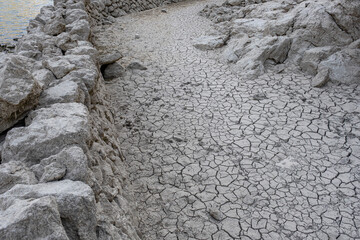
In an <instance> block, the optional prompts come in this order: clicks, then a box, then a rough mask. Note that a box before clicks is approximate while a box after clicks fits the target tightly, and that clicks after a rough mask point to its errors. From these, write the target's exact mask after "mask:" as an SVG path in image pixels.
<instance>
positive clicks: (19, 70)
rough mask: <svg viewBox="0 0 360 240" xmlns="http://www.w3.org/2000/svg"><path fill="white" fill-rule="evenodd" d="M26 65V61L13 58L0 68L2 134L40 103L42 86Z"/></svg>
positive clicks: (16, 57)
mask: <svg viewBox="0 0 360 240" xmlns="http://www.w3.org/2000/svg"><path fill="white" fill-rule="evenodd" d="M24 65H25V64H24V59H22V58H21V57H18V56H11V57H10V58H9V59H8V60H7V61H5V63H4V64H3V65H2V67H1V68H0V133H1V132H3V131H4V130H6V129H8V128H10V127H11V126H13V125H14V124H15V123H16V122H17V121H19V120H20V119H22V118H23V117H24V115H25V114H26V113H27V112H28V111H29V110H31V109H32V108H34V107H35V106H36V105H37V103H38V99H39V96H40V93H41V91H42V89H41V86H40V84H39V83H38V82H37V81H35V80H34V78H33V76H32V75H31V73H30V71H28V70H27V69H26V68H24ZM25 66H26V65H25Z"/></svg>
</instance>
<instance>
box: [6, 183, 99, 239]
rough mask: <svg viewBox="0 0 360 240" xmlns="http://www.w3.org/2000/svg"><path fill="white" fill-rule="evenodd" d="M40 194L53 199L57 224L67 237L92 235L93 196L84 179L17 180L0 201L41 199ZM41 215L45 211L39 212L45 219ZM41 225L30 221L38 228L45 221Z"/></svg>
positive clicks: (93, 229)
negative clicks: (81, 180)
mask: <svg viewBox="0 0 360 240" xmlns="http://www.w3.org/2000/svg"><path fill="white" fill-rule="evenodd" d="M43 197H48V198H49V197H52V199H54V201H53V202H56V204H57V206H58V208H57V209H58V212H59V215H60V219H61V224H62V225H63V227H64V229H65V232H66V235H67V237H68V238H69V239H81V240H92V239H94V240H95V239H96V231H95V230H96V229H95V228H96V207H95V198H94V193H93V191H92V190H91V188H90V187H89V186H88V185H86V184H85V183H82V182H78V181H77V182H74V181H71V180H63V181H56V182H49V183H40V184H36V185H22V184H18V185H16V186H15V187H13V188H12V189H10V190H9V191H7V192H6V193H4V194H2V195H1V196H0V205H2V206H7V205H10V204H9V203H11V202H15V201H17V199H20V200H29V201H31V200H34V199H39V201H40V202H41V199H42V198H43ZM53 206H54V204H53ZM54 208H55V207H54ZM20 209H21V208H20ZM18 211H19V209H18ZM14 212H16V209H14ZM59 215H58V216H59ZM44 216H47V215H42V218H41V219H44V221H46V219H47V218H44ZM43 225H44V226H41V225H40V224H39V222H34V226H38V228H39V229H41V228H42V227H47V224H43ZM54 234H56V233H54ZM15 239H16V238H15ZM55 239H56V238H55Z"/></svg>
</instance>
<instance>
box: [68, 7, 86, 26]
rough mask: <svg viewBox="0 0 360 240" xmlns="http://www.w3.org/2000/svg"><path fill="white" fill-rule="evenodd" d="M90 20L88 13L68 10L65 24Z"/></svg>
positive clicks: (79, 10) (80, 10)
mask: <svg viewBox="0 0 360 240" xmlns="http://www.w3.org/2000/svg"><path fill="white" fill-rule="evenodd" d="M88 18H89V17H88V14H87V12H86V11H84V10H82V9H68V10H66V16H65V23H66V24H71V23H73V22H75V21H77V20H80V19H84V20H86V21H88Z"/></svg>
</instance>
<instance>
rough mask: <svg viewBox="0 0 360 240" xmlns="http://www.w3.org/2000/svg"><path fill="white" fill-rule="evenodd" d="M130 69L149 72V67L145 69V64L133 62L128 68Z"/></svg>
mask: <svg viewBox="0 0 360 240" xmlns="http://www.w3.org/2000/svg"><path fill="white" fill-rule="evenodd" d="M127 68H128V69H133V70H134V69H138V70H147V67H145V66H144V65H143V64H141V63H139V62H132V63H130V64H129V65H128V66H127Z"/></svg>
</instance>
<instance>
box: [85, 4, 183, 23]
mask: <svg viewBox="0 0 360 240" xmlns="http://www.w3.org/2000/svg"><path fill="white" fill-rule="evenodd" d="M181 1H184V0H91V1H90V3H89V5H88V10H89V12H90V13H91V16H92V17H93V19H95V20H97V21H102V20H104V19H108V18H109V17H110V19H111V17H120V16H123V15H126V14H128V13H132V12H140V11H144V10H148V9H152V8H155V7H159V6H162V5H165V4H168V3H176V2H181Z"/></svg>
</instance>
